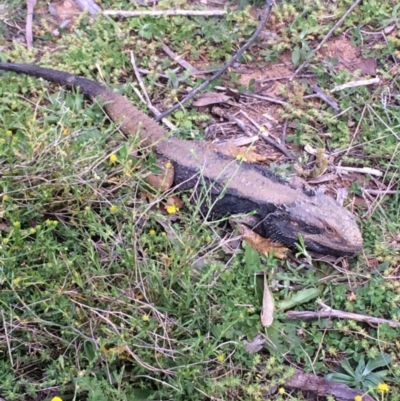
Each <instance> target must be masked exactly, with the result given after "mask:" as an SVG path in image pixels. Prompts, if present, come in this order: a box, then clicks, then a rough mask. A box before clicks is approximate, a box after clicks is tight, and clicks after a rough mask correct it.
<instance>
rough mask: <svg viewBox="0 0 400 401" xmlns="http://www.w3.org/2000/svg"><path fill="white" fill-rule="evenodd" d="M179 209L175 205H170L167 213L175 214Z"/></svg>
mask: <svg viewBox="0 0 400 401" xmlns="http://www.w3.org/2000/svg"><path fill="white" fill-rule="evenodd" d="M178 210H179V209H178V208H177V207H176V206H175V205H168V206H167V213H169V214H175V213H176V212H177V211H178Z"/></svg>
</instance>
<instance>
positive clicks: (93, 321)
mask: <svg viewBox="0 0 400 401" xmlns="http://www.w3.org/2000/svg"><path fill="white" fill-rule="evenodd" d="M186 3H187V2H186V1H172V0H168V1H162V2H160V3H159V4H158V5H157V8H159V9H163V8H165V9H168V8H171V7H172V6H174V7H176V8H179V7H184V6H185V7H188V6H186ZM249 3H250V2H249ZM395 3H396V2H395V1H387V0H366V1H363V2H362V3H361V5H360V6H359V7H357V8H356V10H355V11H354V12H353V13H351V14H350V15H349V16H348V17H347V18H346V20H345V22H344V24H343V25H342V26H341V27H340V28H339V29H338V31H337V32H335V34H334V37H336V36H337V35H344V34H346V35H347V37H349V38H350V39H351V41H352V43H354V44H356V45H358V46H360V48H361V49H362V51H363V54H364V55H366V56H370V57H374V58H376V59H377V60H379V63H378V73H379V76H380V77H381V78H382V82H381V84H380V85H377V87H376V88H375V89H371V88H369V87H366V86H361V87H357V88H349V89H345V90H343V91H340V92H338V93H335V94H334V97H335V100H336V101H337V102H338V104H339V105H340V108H341V110H345V111H346V112H344V113H342V114H340V115H339V116H337V115H335V113H334V112H333V111H332V110H331V109H329V107H328V106H326V105H325V104H322V105H320V108H319V109H316V108H315V103H311V102H307V101H303V100H302V96H303V95H306V94H308V93H311V92H310V88H309V87H308V86H307V85H308V84H307V82H306V81H304V80H301V79H299V80H297V81H295V83H294V84H293V85H292V86H290V87H289V86H288V87H286V88H285V87H284V86H283V87H282V94H283V96H284V97H285V98H286V100H288V101H289V102H290V106H289V107H287V108H286V109H285V110H283V111H282V116H283V117H286V118H288V119H289V120H290V121H291V122H293V123H294V124H295V126H297V129H295V130H292V131H291V133H290V135H288V137H287V140H288V142H289V144H293V146H294V145H296V148H295V149H300V150H299V151H298V150H296V152H298V153H297V155H298V162H299V163H302V162H306V161H307V157H306V156H305V155H303V154H302V153H301V149H302V146H303V145H305V144H311V145H312V146H315V147H320V148H324V149H327V151H329V152H331V153H332V154H334V155H335V157H336V159H335V164H337V163H339V162H340V161H341V162H343V163H344V164H345V165H347V166H353V167H370V168H375V169H379V170H381V171H383V172H384V177H381V178H379V180H380V182H382V184H383V185H384V186H386V185H389V184H391V185H394V184H396V183H398V182H399V175H398V171H399V168H400V153H399V146H400V140H399V135H400V130H399V127H400V107H399V106H400V103H399V93H400V88H399V85H400V83H399V80H398V78H397V77H398V73H399V69H398V62H399V59H400V53H399V50H398V49H399V44H400V29H399V28H400V23H399V21H400V12H399V6H398V5H396V4H395ZM38 4H39V6H45V2H44V1H39V2H38ZM236 4H237V3H236ZM351 4H352V2H351V1H350V0H338V1H337V2H321V1H301V2H300V1H298V0H288V1H285V2H284V3H283V2H278V4H277V5H276V6H275V7H274V8H273V12H272V16H271V20H270V24H271V26H270V27H269V29H271V30H273V29H275V33H276V35H277V39H275V40H273V41H272V42H271V43H269V44H268V46H264V48H262V47H258V46H254V47H253V48H251V49H250V51H248V53H247V54H245V56H244V57H243V58H242V60H241V62H242V63H257V64H258V65H259V66H264V68H266V66H268V65H269V63H273V62H274V61H275V60H277V59H278V58H279V57H281V56H282V55H283V54H285V52H286V53H287V52H289V54H290V55H291V60H292V63H293V64H294V68H295V66H298V65H300V64H301V63H302V62H303V61H305V60H310V61H311V65H310V67H309V71H310V72H312V73H314V74H316V77H317V82H318V85H319V86H320V87H321V88H323V89H325V90H326V91H327V92H329V90H330V89H331V88H332V87H334V86H335V85H339V84H343V83H345V82H348V81H349V80H354V79H355V78H354V75H350V72H347V71H338V70H337V69H335V65H336V64H337V60H331V63H330V64H329V65H325V64H321V63H320V62H316V61H314V59H313V58H312V49H313V48H315V46H316V45H317V43H318V42H319V41H320V40H321V39H322V38H323V37H324V36H325V35H326V33H327V32H328V31H329V29H330V28H331V27H332V25H333V24H334V23H335V22H336V21H337V20H338V19H339V18H340V17H341V15H342V14H343V12H344V11H345V10H346V9H348V7H349V6H350V5H351ZM250 5H251V4H248V2H246V1H242V2H241V3H240V6H241V11H236V12H232V13H229V14H227V15H226V16H225V17H223V18H220V19H219V20H218V23H217V24H216V21H215V17H206V18H204V17H195V18H193V17H182V16H174V17H147V16H146V17H137V18H127V19H112V18H104V17H99V18H97V19H96V20H95V21H93V20H92V19H90V18H89V17H88V16H87V15H83V16H81V17H80V18H79V19H77V20H76V21H75V23H74V25H73V27H72V29H71V30H61V31H60V35H59V36H58V37H54V36H52V35H51V34H50V33H49V32H51V30H50V28H49V26H47V25H46V24H47V22H46V19H44V18H39V17H38V20H37V22H36V24H35V29H34V37H35V42H34V44H35V48H34V49H33V50H27V49H26V48H25V47H24V46H23V45H21V44H20V42H19V40H18V38H19V36H20V35H21V32H20V31H19V29H18V26H24V20H25V17H26V15H25V11H24V10H25V9H24V2H22V1H20V0H13V2H12V3H11V2H9V1H7V2H4V1H3V2H1V3H0V14H1V16H2V18H1V19H0V36H1V37H2V38H1V39H0V46H1V51H0V59H2V61H11V62H26V63H39V64H41V65H43V66H48V67H53V68H60V69H61V68H62V69H63V70H66V71H69V72H72V73H76V74H80V75H84V76H87V77H89V78H92V79H96V80H99V81H101V82H104V83H106V84H107V85H109V86H110V87H113V88H114V89H115V90H118V91H120V92H123V93H124V94H125V95H126V96H128V97H129V98H130V99H131V100H132V102H133V103H134V104H136V105H138V106H139V107H140V108H142V109H143V110H144V111H146V109H145V107H144V106H142V105H141V102H140V100H139V99H138V98H137V96H136V94H135V91H134V89H133V87H134V86H137V84H136V81H135V80H134V79H133V78H132V77H133V73H132V66H131V62H130V52H131V51H132V52H133V53H134V54H135V57H136V60H137V63H138V66H139V67H140V68H142V69H147V70H150V73H149V74H148V75H146V76H144V81H145V84H146V88H147V90H148V92H149V95H150V97H151V98H152V99H153V100H154V102H155V103H157V102H158V103H159V104H161V106H162V107H163V108H168V107H169V106H171V105H172V104H173V103H174V101H175V98H176V97H179V98H180V97H182V96H183V95H184V94H185V93H186V90H187V88H188V87H195V86H196V85H198V84H200V83H201V79H200V78H195V77H193V76H188V74H184V73H177V72H176V71H175V70H174V69H175V67H176V64H174V62H173V60H171V59H170V58H168V57H165V56H164V55H162V51H161V46H162V43H161V39H162V40H163V41H164V42H165V43H167V44H168V45H169V46H170V47H171V48H172V49H173V50H174V51H176V52H177V53H184V54H185V58H187V59H188V60H191V61H192V62H193V63H195V62H196V61H198V60H207V62H208V65H209V67H213V66H214V67H215V66H221V65H222V64H223V63H224V62H225V61H226V60H228V59H229V58H230V56H231V55H232V54H233V53H234V52H235V51H236V50H237V49H238V48H239V47H240V46H242V45H243V44H244V42H245V40H247V39H248V38H249V36H250V35H251V34H252V32H253V30H254V29H255V27H256V25H257V21H256V20H255V19H253V18H252V17H250V16H249V14H248V6H250ZM102 6H103V7H104V8H110V9H111V8H112V9H131V8H132V7H133V6H134V3H132V2H128V1H120V2H115V1H103V2H102ZM328 17H329V18H328ZM387 27H394V28H393V29H392V30H391V31H390V32H389V30H387V31H385V32H388V33H387V34H382V35H381V36H379V37H378V35H376V34H375V35H372V34H371V32H373V33H376V32H382V30H383V29H385V28H387ZM161 72H162V73H164V74H166V75H167V77H168V78H160V77H159V75H158V74H159V73H161ZM0 75H1V84H0V98H1V102H0V193H1V194H2V195H1V198H0V290H1V291H0V321H1V325H0V396H1V397H3V398H4V399H5V400H6V401H14V400H15V401H16V400H40V401H42V400H50V399H51V398H52V397H54V396H59V397H61V398H62V399H63V400H87V401H95V400H96V401H109V400H110V401H133V400H135V401H138V400H147V399H148V400H151V399H154V400H171V399H173V400H176V401H179V400H182V401H183V400H191V401H196V400H199V401H203V400H208V399H221V400H222V399H224V400H239V399H240V400H261V399H264V400H265V399H271V400H279V401H281V400H289V399H291V400H303V399H305V395H303V394H301V393H291V394H289V393H288V392H289V390H285V391H283V389H284V383H285V380H286V379H287V377H288V376H290V374H291V373H292V372H293V368H294V367H298V368H301V369H305V370H306V371H309V372H313V373H315V374H318V375H321V376H324V375H327V374H330V377H331V378H332V379H334V380H337V381H339V382H343V383H346V384H348V385H349V386H351V387H354V388H357V389H359V390H360V393H361V392H363V391H370V394H372V395H373V396H374V397H379V399H383V398H386V399H390V400H393V401H396V400H399V399H400V363H399V352H400V344H399V340H398V338H399V329H395V328H391V327H390V326H389V325H387V324H384V325H381V326H379V327H373V326H369V325H366V324H363V323H360V322H355V321H347V320H320V321H311V322H302V321H296V320H288V319H286V318H285V314H284V312H285V311H286V309H285V305H287V302H289V304H290V305H291V308H292V309H295V310H314V309H316V303H315V302H316V301H317V300H318V299H320V300H322V301H323V302H325V303H327V304H329V305H330V306H332V307H333V308H335V309H340V310H344V311H349V312H355V313H360V314H366V315H371V316H377V317H383V318H386V319H390V320H394V321H398V320H400V309H399V303H400V282H399V279H398V276H399V265H400V257H399V242H400V239H399V232H400V208H399V204H400V199H399V195H393V196H386V197H378V198H377V199H375V198H367V203H366V204H367V207H366V206H359V207H357V208H356V209H355V211H356V213H357V214H358V216H359V218H360V219H359V220H360V224H361V226H362V230H363V237H364V241H365V247H364V253H363V255H359V256H358V257H356V258H354V259H352V260H350V261H349V267H348V270H338V269H337V268H334V267H333V266H332V265H331V264H329V263H322V262H314V263H313V266H312V267H310V266H309V265H308V264H307V263H304V264H300V265H299V264H295V263H294V262H291V261H289V260H285V261H280V260H277V259H275V258H273V257H269V258H266V257H264V256H260V255H259V254H257V253H256V252H255V251H254V250H252V249H251V248H249V247H246V246H245V245H242V247H241V251H240V252H239V253H237V254H236V255H235V256H234V257H233V256H232V254H231V253H230V251H229V248H228V247H227V240H228V239H229V232H230V231H229V230H225V227H224V225H223V224H222V225H221V222H213V221H206V220H205V219H204V215H203V213H202V210H201V209H200V207H199V205H198V204H196V203H192V202H190V199H189V198H190V193H183V194H180V195H179V196H180V199H181V200H182V202H183V205H182V206H181V207H180V208H179V209H177V208H175V207H171V206H170V207H168V205H169V203H168V202H169V199H168V198H169V195H168V194H159V193H154V191H153V192H152V190H151V189H150V188H148V187H147V186H146V184H145V182H144V176H145V174H146V161H145V160H146V158H147V159H148V160H151V157H152V156H151V154H148V155H141V156H139V155H138V154H137V152H136V149H137V146H136V145H137V144H136V142H135V138H129V139H126V138H124V137H123V136H122V135H121V134H120V133H119V132H118V127H117V126H115V125H114V124H112V123H110V122H109V121H108V119H107V118H106V117H105V116H104V114H103V112H102V110H101V108H100V106H99V105H97V104H92V103H90V102H89V101H88V100H87V99H85V98H84V97H83V96H82V95H81V94H80V93H79V92H76V91H72V92H70V91H66V90H65V88H58V87H56V86H54V85H51V84H49V83H45V82H41V81H39V80H37V79H34V78H30V77H25V76H17V75H15V74H11V73H1V74H0ZM229 77H231V78H232V80H231V81H230V78H229ZM236 78H237V77H236ZM221 82H222V80H218V82H216V83H213V85H215V84H217V83H218V84H221ZM236 82H237V80H236V81H235V76H234V75H233V74H231V75H227V78H224V81H223V82H222V83H223V84H224V85H225V86H229V85H231V87H233V88H238V89H240V90H243V89H246V90H249V89H251V88H242V87H240V86H239V85H238V84H237V83H236ZM296 88H297V89H296ZM186 106H187V107H186V108H185V109H184V110H183V109H181V110H178V111H176V112H175V113H174V114H172V115H171V116H170V117H169V118H170V119H171V121H172V122H173V123H174V124H176V125H177V126H178V127H179V128H181V129H182V132H183V133H182V135H185V136H187V137H193V138H201V137H203V135H204V127H205V126H206V123H207V120H208V118H209V117H208V116H207V115H205V114H201V113H199V112H198V111H196V110H194V109H192V108H191V107H190V104H189V105H186ZM146 112H147V111H146ZM320 132H326V133H329V135H325V136H323V137H322V136H321V135H319V133H320ZM355 133H356V135H355ZM289 146H290V145H289ZM278 171H279V168H278ZM291 171H292V170H291ZM370 180H375V182H376V179H375V178H373V179H372V178H365V177H361V178H360V180H359V181H357V182H356V183H354V184H353V185H352V187H351V190H350V193H351V194H356V195H362V188H364V187H368V185H369V184H370V182H369V181H370ZM259 272H266V273H267V275H268V277H269V281H270V282H271V283H272V284H273V296H274V298H275V300H276V304H277V311H276V318H275V322H274V324H273V326H272V327H270V328H269V329H268V330H266V329H264V328H262V327H261V324H260V318H259V313H260V310H261V297H262V291H261V287H262V280H261V279H260V278H259V277H258V276H257V273H259ZM310 290H312V291H311V292H310ZM310 293H312V294H314V295H313V296H312V297H309V296H304V297H302V296H301V295H302V294H310ZM299 294H300V296H299ZM310 298H311V299H310ZM283 301H285V303H282V302H283ZM260 332H261V333H263V334H264V335H266V336H267V337H268V339H269V341H268V342H267V343H266V344H265V346H264V348H263V349H262V350H261V352H259V353H254V354H252V353H249V352H248V351H247V350H246V348H245V343H244V341H245V340H246V341H251V340H252V339H253V338H254V337H255V336H256V335H257V334H258V333H260ZM378 383H381V384H382V383H385V384H387V385H388V386H389V393H386V392H385V391H384V390H383V391H382V392H381V393H379V390H378V388H377V384H378ZM276 387H278V388H282V390H281V391H279V392H274V391H271V390H273V389H274V388H276ZM380 389H381V390H382V387H381V388H380ZM268 394H270V395H268Z"/></svg>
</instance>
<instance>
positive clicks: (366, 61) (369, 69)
mask: <svg viewBox="0 0 400 401" xmlns="http://www.w3.org/2000/svg"><path fill="white" fill-rule="evenodd" d="M376 67H377V62H376V59H374V58H373V57H367V58H363V59H362V60H361V61H359V62H358V63H355V64H354V65H353V69H354V70H361V73H362V74H364V75H376Z"/></svg>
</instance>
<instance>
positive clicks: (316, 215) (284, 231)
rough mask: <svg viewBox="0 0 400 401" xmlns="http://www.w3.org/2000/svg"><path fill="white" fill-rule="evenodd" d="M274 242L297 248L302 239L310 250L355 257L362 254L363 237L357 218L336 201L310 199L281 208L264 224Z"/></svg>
mask: <svg viewBox="0 0 400 401" xmlns="http://www.w3.org/2000/svg"><path fill="white" fill-rule="evenodd" d="M261 225H262V226H263V227H262V228H263V231H265V233H266V235H267V236H268V237H270V238H271V239H273V240H275V241H277V242H280V243H282V244H284V245H286V246H290V247H293V246H294V244H295V243H296V242H297V241H298V239H299V235H301V236H302V237H303V238H304V242H305V244H306V246H307V249H309V250H311V251H314V252H318V253H321V254H328V255H333V256H346V255H353V254H356V253H358V252H360V251H361V250H362V245H363V241H362V237H361V232H360V229H359V228H358V226H357V222H356V220H355V218H354V216H353V215H352V214H351V213H350V212H349V211H348V210H346V209H345V208H344V207H342V206H340V205H339V204H338V203H337V202H336V201H335V200H334V199H333V198H331V197H330V196H327V195H324V194H318V193H317V194H313V195H309V198H308V199H307V200H306V201H304V202H303V201H300V202H296V203H292V204H289V205H285V206H283V207H279V208H277V209H276V210H275V211H274V212H273V213H270V214H268V215H267V216H266V217H265V218H264V219H263V220H262V222H261Z"/></svg>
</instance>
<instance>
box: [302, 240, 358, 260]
mask: <svg viewBox="0 0 400 401" xmlns="http://www.w3.org/2000/svg"><path fill="white" fill-rule="evenodd" d="M307 249H309V250H310V251H313V252H316V253H318V254H321V255H332V256H337V257H341V256H353V255H354V254H356V253H359V252H360V251H361V250H362V245H360V246H354V247H348V246H347V247H346V246H343V247H342V248H341V249H338V248H331V247H329V246H326V245H323V244H320V243H318V242H309V243H307Z"/></svg>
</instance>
